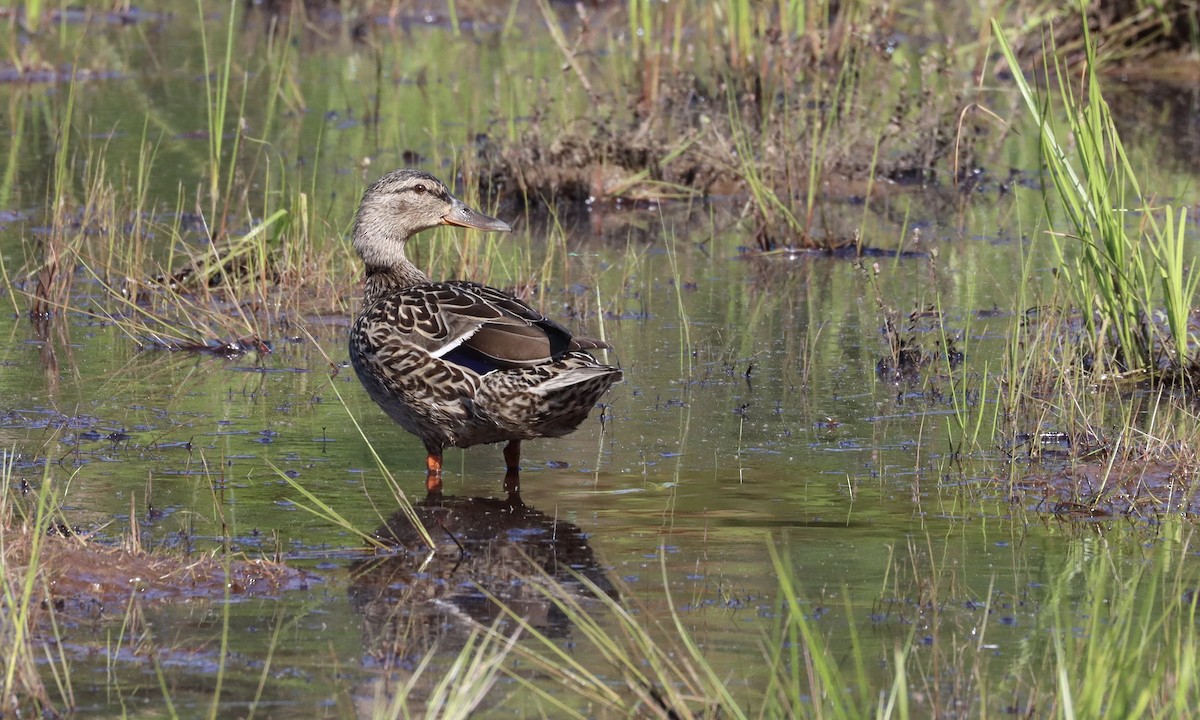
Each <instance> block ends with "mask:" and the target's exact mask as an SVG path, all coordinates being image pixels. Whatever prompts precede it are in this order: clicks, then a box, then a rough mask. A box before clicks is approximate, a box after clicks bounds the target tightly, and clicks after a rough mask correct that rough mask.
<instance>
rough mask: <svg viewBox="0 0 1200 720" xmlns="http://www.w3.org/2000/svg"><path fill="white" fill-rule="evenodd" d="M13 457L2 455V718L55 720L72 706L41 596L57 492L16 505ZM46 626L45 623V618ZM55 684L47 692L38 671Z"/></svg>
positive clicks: (44, 488) (49, 612) (65, 667)
mask: <svg viewBox="0 0 1200 720" xmlns="http://www.w3.org/2000/svg"><path fill="white" fill-rule="evenodd" d="M14 461H15V457H14V455H13V454H12V453H10V452H8V451H3V452H0V591H2V593H0V610H2V612H0V647H3V648H4V650H3V652H0V660H2V662H3V672H4V680H3V685H2V686H0V691H2V694H0V702H2V703H3V714H5V715H7V714H8V713H9V712H15V713H21V712H22V708H26V709H28V710H29V711H30V712H32V713H33V714H38V715H40V714H43V713H47V714H54V713H55V712H56V711H57V709H59V708H70V707H72V706H73V705H74V693H73V690H72V686H71V672H70V665H69V663H68V660H67V657H66V655H65V654H64V652H63V649H62V645H61V644H60V643H59V637H60V636H59V631H58V626H57V624H56V623H55V620H54V608H53V606H52V605H50V606H47V605H45V604H44V602H43V601H44V600H45V598H44V597H43V596H42V594H41V592H40V591H41V590H43V589H44V585H43V582H42V580H41V577H40V575H41V572H42V568H41V557H42V548H43V540H44V534H45V532H46V530H45V529H46V528H47V527H48V526H49V525H50V524H51V523H52V518H53V516H54V513H55V511H56V509H57V502H58V498H57V490H56V489H55V488H54V486H53V485H52V484H51V483H49V482H43V483H41V487H40V489H39V490H37V491H36V493H35V495H34V498H33V506H32V508H28V507H24V506H22V505H18V504H17V503H16V502H15V495H16V494H17V493H18V492H20V489H19V487H18V485H19V483H17V482H16V481H15V478H14V473H13V469H14ZM46 617H48V618H49V622H48V623H43V622H42V621H44V620H45V618H46ZM46 624H48V625H49V628H50V630H49V637H44V636H39V631H38V627H39V625H42V626H44V625H46ZM43 666H44V667H45V668H47V670H48V672H47V673H46V674H47V675H49V676H50V677H51V679H52V680H53V685H52V687H47V685H46V682H45V678H44V676H43V674H42V667H43Z"/></svg>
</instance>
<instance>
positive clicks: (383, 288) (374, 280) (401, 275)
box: [363, 259, 429, 308]
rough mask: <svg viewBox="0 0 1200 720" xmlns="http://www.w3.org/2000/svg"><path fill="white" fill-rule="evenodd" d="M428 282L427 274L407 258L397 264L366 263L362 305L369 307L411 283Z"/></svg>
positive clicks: (409, 285) (410, 285) (411, 284)
mask: <svg viewBox="0 0 1200 720" xmlns="http://www.w3.org/2000/svg"><path fill="white" fill-rule="evenodd" d="M427 282H429V276H427V275H426V274H425V273H423V272H421V271H420V270H418V269H417V266H416V265H413V264H412V263H411V262H409V261H408V260H407V259H405V260H404V262H403V263H401V264H400V265H398V266H394V267H383V266H380V265H368V266H367V275H366V279H365V280H364V281H363V291H364V292H363V307H364V308H366V307H370V306H371V305H373V304H375V303H376V302H378V301H379V300H381V299H383V298H384V297H386V296H387V295H390V294H391V293H393V292H395V291H397V290H403V289H404V288H407V287H412V286H413V285H420V284H422V283H427Z"/></svg>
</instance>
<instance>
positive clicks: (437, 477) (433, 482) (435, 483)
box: [425, 453, 442, 496]
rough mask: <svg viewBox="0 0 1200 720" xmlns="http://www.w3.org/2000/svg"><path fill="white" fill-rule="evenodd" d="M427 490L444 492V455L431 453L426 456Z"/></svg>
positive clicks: (432, 492) (428, 491) (431, 492)
mask: <svg viewBox="0 0 1200 720" xmlns="http://www.w3.org/2000/svg"><path fill="white" fill-rule="evenodd" d="M425 492H427V493H429V494H430V495H432V494H434V493H436V494H437V495H439V496H440V495H441V494H442V455H441V453H429V456H428V457H426V458H425Z"/></svg>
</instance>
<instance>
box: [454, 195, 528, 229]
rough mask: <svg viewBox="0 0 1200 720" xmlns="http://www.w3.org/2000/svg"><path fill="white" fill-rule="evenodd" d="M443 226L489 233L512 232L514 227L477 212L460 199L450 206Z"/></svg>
mask: <svg viewBox="0 0 1200 720" xmlns="http://www.w3.org/2000/svg"><path fill="white" fill-rule="evenodd" d="M442 224H443V225H458V226H459V227H467V228H475V229H476V230H486V231H487V232H512V226H511V225H509V224H508V223H506V222H504V221H503V220H497V219H496V218H494V217H488V216H487V215H484V214H483V213H481V212H477V211H476V210H473V209H471V208H470V207H468V206H467V205H466V204H465V203H463V201H462V200H459V199H458V198H454V202H453V204H452V205H451V206H450V212H448V213H446V214H445V215H443V216H442Z"/></svg>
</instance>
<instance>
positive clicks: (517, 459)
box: [504, 440, 521, 493]
mask: <svg viewBox="0 0 1200 720" xmlns="http://www.w3.org/2000/svg"><path fill="white" fill-rule="evenodd" d="M504 491H505V492H508V493H519V492H521V441H520V440H510V441H509V442H508V444H507V445H505V446H504Z"/></svg>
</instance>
